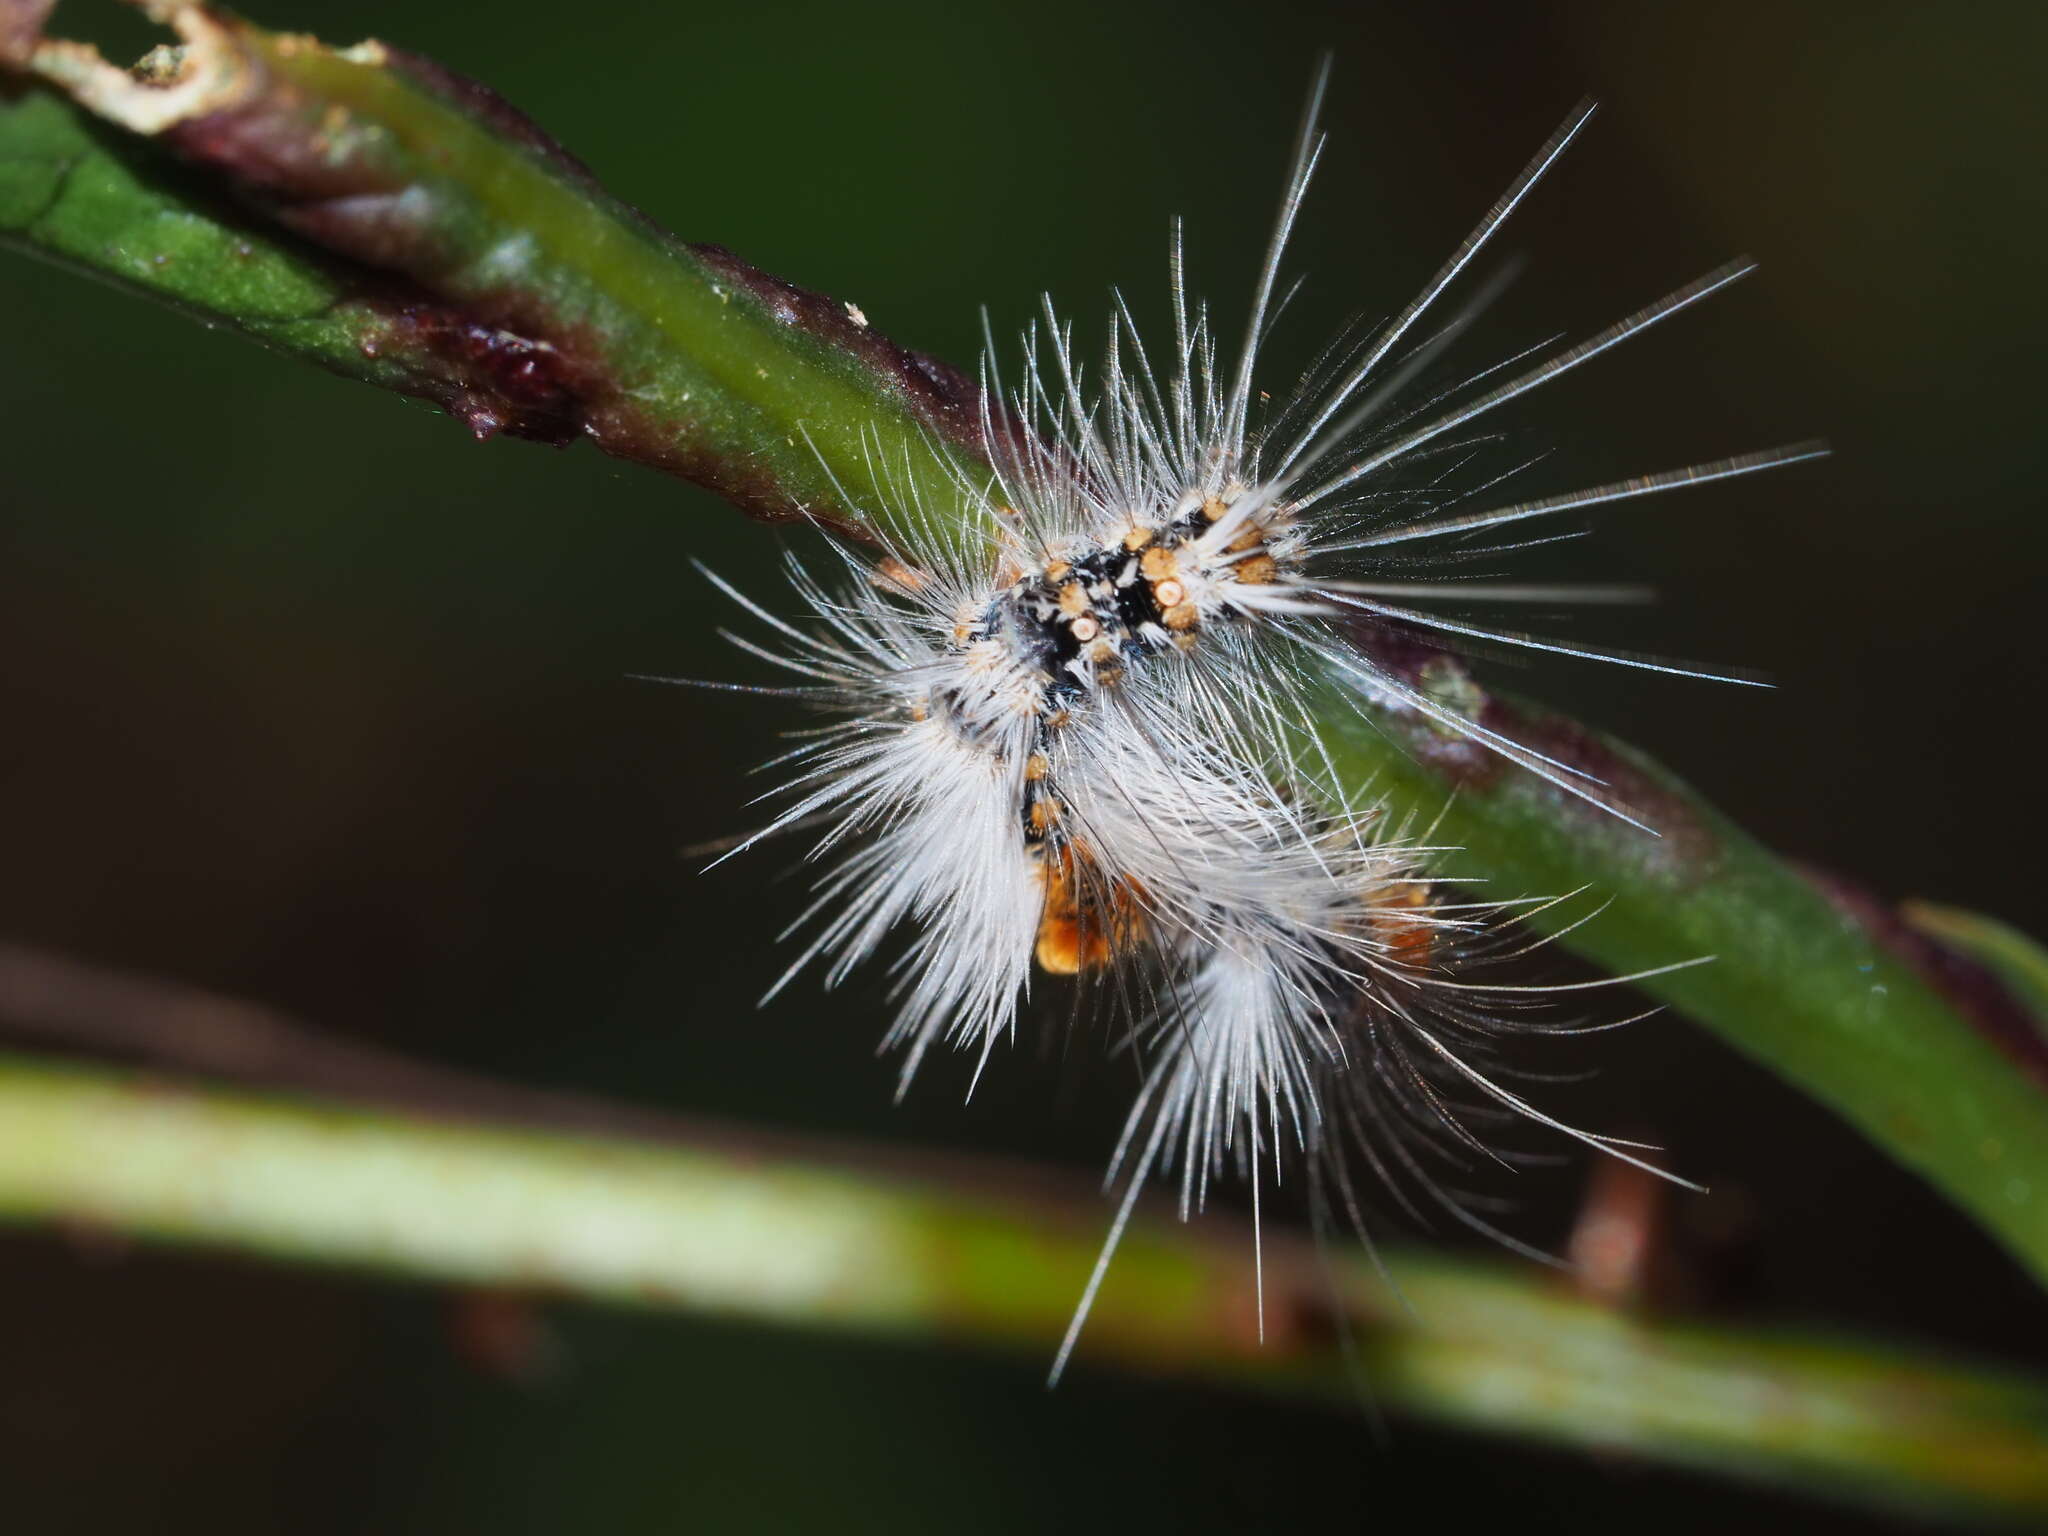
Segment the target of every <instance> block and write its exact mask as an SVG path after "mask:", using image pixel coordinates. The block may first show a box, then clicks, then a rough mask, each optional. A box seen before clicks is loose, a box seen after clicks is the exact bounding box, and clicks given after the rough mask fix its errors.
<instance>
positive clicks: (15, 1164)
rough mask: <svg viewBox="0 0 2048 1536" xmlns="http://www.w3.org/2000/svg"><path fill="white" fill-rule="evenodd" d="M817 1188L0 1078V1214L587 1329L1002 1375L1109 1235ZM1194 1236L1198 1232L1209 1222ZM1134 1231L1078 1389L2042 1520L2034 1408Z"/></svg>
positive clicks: (115, 1082) (681, 1151) (1444, 1287)
mask: <svg viewBox="0 0 2048 1536" xmlns="http://www.w3.org/2000/svg"><path fill="white" fill-rule="evenodd" d="M1042 1182H1043V1181H1042V1180H1030V1181H1018V1180H1009V1181H1001V1182H1000V1183H996V1182H994V1181H984V1183H990V1184H992V1187H991V1188H986V1189H977V1188H975V1187H972V1186H970V1185H968V1184H965V1183H950V1184H949V1183H945V1182H941V1181H939V1180H937V1179H930V1180H925V1179H910V1178H904V1177H901V1176H885V1175H883V1174H880V1173H878V1172H874V1171H866V1170H863V1169H861V1168H859V1167H857V1166H852V1165H849V1164H848V1163H847V1161H846V1160H845V1159H844V1158H843V1157H839V1158H834V1159H832V1160H830V1161H828V1160H827V1158H826V1156H825V1154H824V1153H822V1152H820V1153H818V1154H816V1155H814V1156H811V1157H803V1156H791V1155H778V1156H763V1155H760V1154H758V1153H754V1154H747V1155H739V1154H735V1153H732V1152H728V1151H721V1150H713V1149H708V1148H705V1147H697V1146H690V1145H674V1146H661V1145H653V1144H645V1143H633V1142H627V1141H617V1140H608V1139H603V1138H598V1137H572V1136H563V1135H559V1134H550V1133H542V1132H537V1131H532V1130H525V1129H518V1128H512V1127H506V1126H493V1125H482V1124H455V1123H436V1122H433V1121H427V1120H422V1119H415V1118H407V1117H401V1116H397V1115H392V1114H385V1113H376V1112H371V1111H366V1110H361V1109H353V1108H346V1107H342V1106H340V1105H336V1104H322V1103H317V1102H313V1101H307V1100H297V1099H288V1098H266V1097H256V1096H248V1095H243V1094H238V1093H228V1092H221V1091H215V1090H209V1089H205V1088H202V1087H198V1086H195V1085H192V1084H183V1083H174V1082H167V1081H164V1080H162V1079H155V1078H147V1077H141V1076H134V1075H128V1074H122V1073H115V1072H107V1071H87V1070H77V1069H69V1068H57V1067H52V1066H49V1065H44V1064H38V1063H36V1062H33V1061H31V1060H27V1059H20V1058H15V1059H7V1058H0V1219H6V1220H11V1221H15V1222H31V1223H43V1224H48V1223H64V1224H79V1223H84V1224H87V1225H90V1226H94V1227H99V1228H104V1229H107V1230H111V1231H115V1232H121V1233H127V1234H132V1235H135V1236H138V1237H143V1238H150V1239H155V1240H160V1241H165V1242H170V1243H197V1244H204V1245H209V1246H216V1247H222V1248H227V1249H231V1250H235V1251H240V1252H247V1253H253V1254H260V1255H264V1256H267V1257H271V1258H276V1259H283V1260H289V1261H295V1262H310V1263H319V1264H332V1265H341V1266H346V1267H348V1268H351V1269H355V1270H360V1271H365V1272H369V1273H375V1274H382V1275H389V1276H394V1277H405V1278H410V1279H416V1280H428V1281H437V1282H452V1283H461V1284H466V1285H484V1286H504V1287H511V1288H517V1289H520V1290H523V1291H538V1292H542V1293H546V1294H552V1295H559V1296H563V1297H573V1298H579V1299H582V1300H586V1301H592V1302H600V1303H605V1304H610V1305H628V1306H635V1307H649V1308H656V1309H663V1310H675V1311H681V1312H687V1313H694V1314H701V1315H706V1316H713V1317H726V1318H740V1319H748V1320H754V1321H760V1322H769V1323H776V1324H780V1325H784V1326H792V1327H802V1328H820V1329H835V1330H846V1331H851V1332H856V1333H863V1334H870V1335H879V1336H886V1337H892V1338H897V1339H904V1340H912V1339H926V1340H950V1341H959V1342H966V1343H971V1344H979V1345H984V1346H992V1347H998V1348H1001V1349H1005V1350H1011V1351H1019V1352H1021V1353H1022V1354H1023V1356H1024V1357H1025V1358H1026V1359H1027V1360H1031V1361H1033V1362H1035V1363H1037V1364H1043V1363H1044V1362H1046V1361H1047V1360H1049V1359H1050V1357H1051V1352H1052V1349H1053V1346H1054V1343H1055V1341H1056V1340H1057V1339H1058V1338H1059V1336H1060V1334H1061V1332H1062V1330H1063V1329H1064V1328H1065V1326H1066V1323H1067V1319H1068V1314H1069V1309H1070V1308H1071V1307H1072V1305H1073V1302H1074V1298H1075V1297H1076V1296H1077V1295H1078V1294H1079V1293H1080V1288H1081V1284H1082V1282H1083V1280H1084V1279H1085V1277H1086V1275H1087V1272H1088V1270H1089V1267H1090V1266H1091V1265H1092V1263H1093V1261H1094V1258H1095V1254H1096V1250H1097V1246H1098V1244H1099V1242H1100V1240H1101V1235H1102V1229H1103V1226H1104V1223H1105V1221H1106V1215H1107V1213H1106V1211H1105V1209H1104V1207H1103V1204H1102V1202H1101V1201H1100V1200H1099V1199H1097V1198H1092V1197H1086V1196H1082V1197H1074V1196H1067V1197H1059V1198H1054V1197H1049V1196H1045V1195H1036V1196H1033V1197H1024V1196H1020V1195H1018V1194H1016V1193H1013V1192H1009V1191H1011V1190H1014V1189H1015V1188H1016V1187H1018V1184H1019V1183H1023V1184H1024V1186H1025V1187H1034V1186H1036V1185H1038V1184H1042ZM1216 1225H1222V1224H1221V1223H1218V1224H1216ZM1250 1252H1251V1250H1250V1245H1249V1243H1248V1242H1247V1241H1246V1240H1245V1234H1243V1233H1242V1232H1236V1231H1229V1232H1227V1233H1224V1234H1221V1235H1219V1234H1218V1233H1216V1232H1215V1231H1213V1230H1211V1229H1210V1225H1209V1224H1207V1223H1205V1224H1204V1225H1203V1226H1202V1227H1200V1228H1190V1227H1185V1226H1182V1225H1180V1224H1178V1223H1176V1222H1173V1221H1170V1220H1165V1219H1160V1218H1155V1217H1150V1216H1146V1217H1141V1219H1140V1220H1139V1221H1138V1222H1137V1223H1136V1224H1135V1225H1134V1227H1133V1229H1132V1231H1131V1232H1130V1234H1129V1235H1128V1236H1127V1238H1126V1239H1125V1242H1124V1246H1123V1250H1122V1253H1121V1255H1120V1257H1119V1260H1118V1263H1117V1265H1116V1266H1115V1268H1114V1269H1113V1271H1112V1273H1111V1276H1110V1279H1109V1280H1108V1282H1107V1284H1106V1285H1105V1286H1104V1288H1103V1291H1102V1293H1101V1296H1100V1299H1099V1300H1098V1302H1097V1305H1096V1308H1095V1312H1094V1315H1093V1317H1092V1319H1091V1320H1090V1323H1089V1325H1088V1329H1087V1332H1086V1333H1085V1335H1084V1344H1083V1350H1082V1354H1081V1357H1080V1358H1081V1360H1082V1362H1083V1368H1086V1363H1087V1362H1089V1361H1097V1362H1114V1363H1116V1364H1118V1365H1120V1366H1124V1367H1136V1368H1140V1369H1145V1370H1157V1371H1169V1372H1173V1373H1178V1374H1186V1375H1192V1376H1200V1377H1207V1378H1210V1379H1214V1380H1219V1381H1224V1382H1229V1383H1235V1384H1240V1385H1244V1386H1247V1387H1255V1388H1260V1389H1266V1390H1271V1391H1276V1392H1283V1393H1288V1394H1307V1395H1311V1396H1319V1395H1320V1396H1330V1397H1334V1398H1340V1399H1341V1398H1345V1397H1348V1396H1350V1395H1351V1394H1353V1393H1355V1392H1356V1391H1357V1390H1358V1386H1357V1383H1356V1382H1355V1381H1354V1378H1353V1375H1352V1372H1351V1368H1350V1364H1349V1363H1348V1362H1347V1360H1346V1358H1345V1354H1344V1350H1343V1348H1342V1346H1341V1344H1340V1343H1339V1335H1340V1333H1341V1332H1342V1330H1340V1329H1338V1328H1335V1327H1332V1326H1331V1322H1332V1319H1331V1317H1330V1315H1329V1314H1330V1308H1331V1305H1332V1298H1337V1299H1338V1300H1337V1304H1338V1305H1341V1307H1342V1308H1343V1310H1344V1313H1345V1314H1346V1316H1345V1322H1346V1324H1347V1325H1348V1327H1349V1329H1350V1331H1351V1333H1352V1336H1353V1337H1354V1338H1355V1340H1356V1347H1357V1355H1356V1363H1357V1365H1358V1366H1359V1367H1360V1368H1362V1370H1363V1373H1364V1381H1365V1385H1366V1387H1367V1389H1368V1390H1369V1391H1370V1392H1371V1393H1372V1394H1373V1395H1374V1397H1375V1398H1376V1399H1377V1400H1380V1401H1384V1402H1386V1403H1388V1404H1389V1405H1391V1406H1393V1407H1396V1408H1399V1409H1402V1410H1404V1411H1406V1412H1409V1413H1413V1414H1417V1415H1420V1416H1423V1417H1426V1418H1430V1419H1434V1420H1437V1421H1439V1422H1442V1423H1446V1424H1451V1425H1457V1426H1461V1427H1464V1428H1468V1429H1474V1430H1481V1431H1486V1432H1494V1433H1503V1434H1512V1435H1519V1436H1528V1437H1534V1438H1538V1439H1544V1440H1549V1441H1553V1442H1556V1443H1560V1444H1566V1445H1574V1446H1581V1447H1597V1448H1601V1449H1604V1450H1610V1451H1625V1452H1630V1453H1634V1454H1639V1455H1642V1456H1644V1457H1648V1458H1653V1459H1657V1460H1664V1461H1670V1462H1674V1463H1678V1464H1682V1465H1687V1466H1693V1467H1698V1468H1702V1469H1706V1470H1711V1471H1714V1472H1718V1473H1722V1474H1726V1475H1729V1476H1735V1477H1741V1478H1747V1479H1751V1480H1762V1481H1770V1482H1780V1483H1786V1484H1790V1485H1793V1486H1798V1487H1802V1488H1805V1489H1808V1490H1810V1491H1813V1492H1818V1493H1823V1494H1828V1495H1831V1496H1836V1497H1847V1498H1851V1499H1855V1500H1859V1501H1874V1502H1882V1503H1885V1504H1888V1505H1889V1504H1895V1503H1900V1502H1903V1503H1909V1504H1913V1505H1917V1506H1920V1507H1924V1508H1926V1509H1929V1510H1940V1511H1947V1512H1976V1513H1979V1514H2006V1515H2015V1516H2017V1515H2020V1514H2023V1513H2028V1512H2041V1513H2048V1387H2044V1385H2043V1384H2041V1383H2038V1382H2031V1381H2028V1380H2025V1379H2023V1378H2019V1377H2016V1376H2012V1375H2008V1374H2001V1373H1998V1372H1995V1371H1988V1370H1982V1369H1977V1368H1971V1367H1964V1366H1959V1365H1955V1364H1951V1363H1947V1362H1942V1361H1938V1360H1935V1359H1933V1358H1930V1357H1924V1356H1914V1355H1910V1354H1907V1353H1905V1352H1902V1351H1897V1350H1892V1349H1886V1348H1882V1347H1879V1346H1875V1345H1870V1344H1865V1343H1859V1342H1853V1341H1848V1340H1839V1339H1838V1340H1827V1339H1822V1338H1817V1337H1803V1336H1799V1335H1792V1334H1774V1333H1766V1332H1761V1331H1754V1330H1750V1331H1737V1330H1731V1329H1721V1328H1713V1327H1707V1326H1702V1325H1697V1324H1685V1323H1680V1322H1675V1321H1665V1320H1659V1319H1655V1318H1650V1317H1644V1316H1637V1315H1632V1314H1629V1313H1626V1312H1621V1311H1616V1310H1613V1309H1610V1308H1608V1307H1605V1306H1601V1305H1597V1304H1595V1303H1592V1302H1589V1301H1586V1300H1583V1299H1581V1298H1579V1297H1577V1296H1575V1295H1574V1294H1572V1293H1571V1292H1570V1291H1569V1290H1567V1289H1566V1288H1565V1287H1564V1286H1563V1285H1562V1284H1561V1283H1560V1282H1559V1281H1558V1280H1557V1279H1556V1278H1555V1277H1552V1276H1547V1275H1534V1274H1531V1273H1529V1272H1527V1271H1524V1270H1521V1269H1517V1268H1511V1267H1509V1266H1507V1265H1504V1264H1498V1263H1477V1262H1470V1261H1458V1260H1450V1259H1443V1258H1425V1257H1422V1256H1420V1255H1416V1254H1402V1253H1397V1254H1395V1255H1393V1256H1392V1257H1391V1258H1390V1259H1389V1261H1388V1262H1389V1267H1390V1269H1391V1271H1392V1273H1393V1275H1394V1277H1395V1278H1396V1279H1397V1280H1398V1283H1399V1285H1400V1287H1401V1290H1402V1292H1403V1294H1404V1295H1405V1297H1406V1299H1407V1305H1406V1306H1404V1305H1402V1304H1401V1303H1400V1302H1398V1301H1396V1300H1394V1299H1392V1298H1391V1297H1390V1296H1389V1294H1388V1292H1387V1289H1386V1286H1385V1284H1384V1283H1383V1282H1382V1281H1381V1280H1380V1279H1379V1278H1378V1277H1377V1276H1376V1275H1375V1274H1374V1272H1373V1271H1372V1269H1371V1267H1370V1265H1369V1264H1367V1263H1366V1261H1364V1260H1363V1259H1362V1258H1360V1257H1357V1256H1336V1257H1333V1258H1331V1259H1329V1260H1328V1261H1327V1262H1328V1265H1329V1268H1327V1269H1325V1268H1324V1267H1323V1261H1321V1260H1319V1259H1318V1258H1317V1257H1316V1256H1314V1255H1312V1254H1309V1253H1306V1252H1304V1251H1302V1250H1300V1249H1298V1248H1296V1247H1294V1246H1292V1245H1290V1244H1289V1243H1287V1242H1284V1241H1276V1242H1269V1245H1268V1248H1267V1259H1266V1263H1267V1274H1266V1296H1267V1302H1266V1323H1267V1337H1266V1340H1265V1342H1264V1343H1263V1344H1261V1343H1260V1341H1259V1339H1258V1336H1257V1325H1256V1312H1255V1302H1254V1300H1253V1291H1252V1276H1251V1273H1250V1267H1249V1257H1250Z"/></svg>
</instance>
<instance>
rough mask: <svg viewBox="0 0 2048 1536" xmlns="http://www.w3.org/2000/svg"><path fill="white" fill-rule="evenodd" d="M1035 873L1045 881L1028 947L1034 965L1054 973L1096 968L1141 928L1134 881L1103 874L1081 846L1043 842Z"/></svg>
mask: <svg viewBox="0 0 2048 1536" xmlns="http://www.w3.org/2000/svg"><path fill="white" fill-rule="evenodd" d="M1039 878H1040V879H1041V880H1043V881H1044V882H1045V906H1044V908H1043V909H1042V911H1041V912H1040V915H1039V919H1038V944H1037V948H1036V950H1035V951H1034V952H1035V954H1036V956H1037V959H1038V965H1039V969H1041V970H1043V971H1047V972H1049V973H1050V974H1052V975H1054V976H1078V975H1080V974H1081V972H1083V971H1096V970H1100V969H1102V968H1103V967H1104V966H1106V965H1108V964H1109V963H1110V961H1112V960H1114V959H1115V958H1116V957H1117V955H1118V954H1119V953H1120V952H1121V951H1122V950H1124V949H1125V948H1127V947H1128V946H1129V945H1131V944H1132V943H1134V942H1135V941H1136V940H1137V939H1138V937H1139V936H1140V935H1141V934H1142V933H1143V932H1144V927H1145V918H1144V914H1143V913H1142V912H1141V911H1140V910H1139V908H1138V898H1139V896H1140V894H1141V893H1140V891H1139V890H1138V887H1137V886H1136V885H1135V884H1133V883H1132V882H1130V881H1128V880H1110V879H1107V878H1106V877H1105V876H1104V875H1103V874H1102V871H1101V869H1100V868H1099V867H1098V866H1097V865H1096V863H1095V860H1094V858H1093V856H1092V855H1090V854H1089V852H1088V850H1087V848H1086V847H1085V846H1083V845H1080V844H1076V843H1062V844H1061V845H1060V846H1058V847H1057V848H1047V849H1046V850H1045V856H1044V862H1043V863H1042V864H1040V866H1039Z"/></svg>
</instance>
